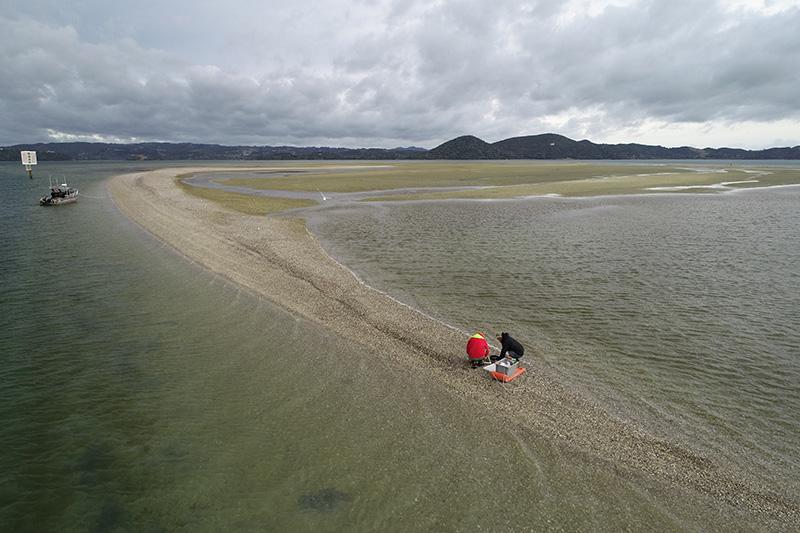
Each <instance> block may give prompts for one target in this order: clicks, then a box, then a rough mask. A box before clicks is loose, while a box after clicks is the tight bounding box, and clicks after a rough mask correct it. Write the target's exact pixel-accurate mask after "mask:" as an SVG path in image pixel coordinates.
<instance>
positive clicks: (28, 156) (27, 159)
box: [20, 151, 36, 166]
mask: <svg viewBox="0 0 800 533" xmlns="http://www.w3.org/2000/svg"><path fill="white" fill-rule="evenodd" d="M20 153H21V154H22V164H23V165H25V166H30V165H35V164H36V152H27V151H26V152H20Z"/></svg>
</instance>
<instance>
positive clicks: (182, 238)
mask: <svg viewBox="0 0 800 533" xmlns="http://www.w3.org/2000/svg"><path fill="white" fill-rule="evenodd" d="M212 170H213V171H222V170H228V169H224V168H220V167H214V168H181V169H175V168H171V169H163V170H157V171H152V172H142V173H135V174H126V175H121V176H116V177H114V178H113V179H112V180H111V181H110V182H109V185H108V186H109V190H110V192H111V194H112V197H113V199H114V201H115V203H116V205H117V206H118V207H119V209H120V210H121V211H122V212H123V213H124V214H125V215H127V216H128V217H129V218H131V219H132V220H133V221H135V222H136V223H137V224H139V225H140V226H141V227H143V228H144V229H146V230H147V231H148V232H150V233H151V234H153V235H154V236H155V237H157V238H158V239H160V240H162V241H164V242H166V243H168V244H169V245H171V246H172V247H173V248H175V249H176V250H177V251H179V252H180V253H181V254H183V255H184V256H186V257H187V258H189V259H191V260H193V261H196V262H197V263H199V264H201V265H203V266H204V267H205V268H207V269H209V270H211V271H213V272H216V273H218V274H220V275H222V276H224V277H226V278H228V279H230V280H231V281H233V282H235V283H237V284H239V285H241V286H243V287H246V288H247V289H249V290H251V291H253V292H255V293H257V294H259V295H262V296H264V297H266V298H268V299H270V300H271V301H273V302H275V303H277V304H278V305H280V306H282V307H284V308H286V309H287V310H289V311H290V312H292V313H296V314H297V315H300V316H302V317H305V318H307V319H309V320H311V321H314V322H316V323H318V324H321V325H322V326H324V327H326V328H328V329H329V330H330V331H332V332H333V333H335V334H336V335H337V336H339V337H341V338H343V339H346V340H349V341H352V342H354V343H358V344H359V345H361V346H363V347H364V348H366V349H368V350H371V351H372V352H374V353H375V354H376V355H377V356H379V357H380V359H381V360H382V361H387V362H388V364H393V365H397V367H398V368H404V369H408V370H409V371H415V372H425V373H426V375H427V376H429V379H430V383H431V384H432V386H437V387H440V388H445V389H447V390H449V391H451V392H452V393H453V395H454V398H455V399H456V400H457V401H466V402H469V403H470V404H472V405H475V406H481V407H480V408H483V409H486V410H487V412H490V413H492V416H499V417H505V418H506V420H505V422H506V424H507V425H508V427H509V428H510V429H511V431H512V432H513V433H514V434H515V435H516V436H517V437H518V438H519V439H520V444H521V445H523V446H524V441H525V439H542V438H543V439H547V440H548V441H549V442H551V443H553V444H554V445H556V446H558V447H560V448H562V449H564V450H569V451H570V452H571V453H572V454H573V456H575V457H580V458H581V460H584V461H587V462H588V463H591V464H594V465H597V466H598V467H601V468H607V469H609V470H610V471H612V472H614V473H615V474H616V475H618V476H620V477H621V478H623V479H625V480H631V481H634V482H636V483H640V484H642V486H643V487H648V488H649V489H651V490H654V491H655V493H656V494H657V493H659V492H663V493H672V494H674V493H676V492H677V493H684V496H688V498H689V499H692V498H695V497H696V498H697V499H700V500H706V501H708V502H709V504H711V505H713V506H715V507H717V509H716V511H717V512H721V513H723V514H726V513H728V512H730V513H733V514H739V515H743V516H742V518H744V519H745V520H746V521H753V522H754V523H759V524H761V525H771V526H772V527H775V528H776V529H782V528H783V527H785V525H786V524H790V523H791V524H795V523H797V521H798V520H800V503H799V502H798V497H797V495H787V494H784V493H782V491H780V489H779V488H777V487H775V486H764V485H761V484H759V483H757V482H755V481H752V480H751V479H749V478H748V477H747V476H745V475H743V474H741V473H739V472H735V471H731V470H729V469H728V467H727V466H726V465H723V464H718V463H717V462H715V460H714V458H713V457H705V456H703V455H701V454H698V453H697V452H696V451H694V450H690V449H688V448H687V447H684V446H681V445H678V444H675V443H672V442H668V441H666V440H663V439H659V438H656V437H653V436H651V435H649V434H647V433H646V432H645V431H643V430H642V429H641V428H638V427H636V426H634V425H632V424H630V423H627V422H625V421H622V420H620V419H618V418H616V417H614V416H613V415H611V414H610V413H608V412H606V411H605V410H603V409H602V408H601V407H599V406H598V405H596V404H595V403H593V402H592V401H590V400H589V399H587V397H586V396H585V395H583V394H581V393H580V392H579V391H576V390H573V389H572V388H570V387H569V386H567V385H565V384H564V383H563V382H562V380H561V379H560V377H559V374H558V372H557V370H556V369H552V368H550V367H548V366H547V365H546V364H544V363H542V362H541V361H538V360H536V359H534V358H529V359H528V360H527V361H525V366H526V367H527V368H528V373H527V374H526V375H525V376H524V378H522V379H520V380H517V381H516V382H514V383H513V384H511V385H502V384H499V383H496V382H492V381H491V380H489V379H487V376H485V375H484V374H483V372H481V371H478V370H473V369H470V368H468V365H467V364H466V362H465V359H464V355H463V353H462V352H463V346H464V344H465V341H466V336H465V333H466V332H463V331H459V330H457V329H455V328H452V327H450V326H448V325H446V324H443V323H441V322H439V321H436V320H434V319H433V318H431V317H428V316H426V315H424V314H422V313H420V312H418V311H416V310H414V309H412V308H410V307H408V306H406V305H404V304H401V303H399V302H397V301H395V300H393V299H391V298H389V297H387V296H386V295H384V294H383V293H381V292H379V291H376V290H374V289H372V288H370V287H369V286H367V285H365V284H363V283H362V282H360V281H359V280H358V279H357V278H356V277H355V276H354V275H353V274H352V272H350V271H349V270H347V269H346V268H345V267H343V266H342V265H340V264H339V263H337V262H336V261H335V260H333V259H332V258H331V257H330V256H328V255H327V254H326V253H325V251H324V250H323V249H322V247H321V246H320V245H319V243H318V242H317V241H316V239H315V238H314V237H313V236H312V235H311V234H310V233H309V232H308V231H307V230H306V227H305V224H304V223H303V221H302V220H298V219H287V218H277V217H255V216H248V215H243V214H240V213H235V212H231V211H227V210H224V209H223V208H221V207H219V206H218V205H217V204H214V203H213V202H210V201H207V200H202V199H199V198H196V197H193V196H191V195H189V194H187V193H185V192H184V191H183V190H181V188H180V187H178V186H177V185H176V183H175V177H176V176H177V175H178V174H185V173H192V172H203V171H212ZM229 170H239V171H241V170H243V169H242V168H232V169H229ZM387 394H391V391H387ZM509 405H513V406H515V408H514V409H508V408H507V407H508V406H509ZM748 517H749V518H748Z"/></svg>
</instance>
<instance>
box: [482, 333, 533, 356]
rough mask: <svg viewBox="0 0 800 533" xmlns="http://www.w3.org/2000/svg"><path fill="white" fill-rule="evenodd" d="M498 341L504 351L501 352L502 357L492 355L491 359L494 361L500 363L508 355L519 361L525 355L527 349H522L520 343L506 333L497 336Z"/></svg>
mask: <svg viewBox="0 0 800 533" xmlns="http://www.w3.org/2000/svg"><path fill="white" fill-rule="evenodd" d="M497 340H498V342H500V344H501V345H502V346H503V349H502V350H501V351H500V355H492V356H491V357H489V359H491V360H492V361H499V360H500V359H503V358H504V357H506V355H507V356H508V357H513V358H514V359H517V360H518V359H519V358H520V357H522V356H523V355H525V348H523V347H522V345H521V344H520V343H519V341H517V340H516V339H515V338H514V337H512V336H511V335H509V334H508V333H506V332H505V331H504V332H503V333H501V334H500V335H498V336H497Z"/></svg>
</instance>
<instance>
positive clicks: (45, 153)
mask: <svg viewBox="0 0 800 533" xmlns="http://www.w3.org/2000/svg"><path fill="white" fill-rule="evenodd" d="M20 150H36V151H37V152H38V154H37V155H38V158H39V160H40V161H96V160H128V161H131V160H142V161H167V160H293V159H318V160H335V159H360V160H377V159H401V160H402V159H800V146H794V147H784V148H768V149H765V150H743V149H740V148H692V147H689V146H682V147H679V148H666V147H664V146H651V145H646V144H596V143H593V142H591V141H587V140H582V141H575V140H573V139H570V138H568V137H564V136H563V135H556V134H554V133H545V134H542V135H526V136H524V137H512V138H510V139H504V140H502V141H497V142H495V143H487V142H486V141H484V140H482V139H479V138H478V137H475V136H474V135H464V136H461V137H456V138H455V139H451V140H449V141H447V142H445V143H442V144H440V145H439V146H437V147H436V148H433V149H432V150H426V149H424V148H418V147H415V146H411V147H406V148H403V147H399V148H335V147H327V146H224V145H220V144H195V143H136V144H113V143H38V144H18V145H15V146H8V147H5V148H0V161H19V160H20V156H19V152H20Z"/></svg>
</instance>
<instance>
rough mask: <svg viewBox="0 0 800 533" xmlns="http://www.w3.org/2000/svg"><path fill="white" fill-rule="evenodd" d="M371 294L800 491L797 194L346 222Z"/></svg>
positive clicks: (416, 208) (340, 244) (346, 235)
mask: <svg viewBox="0 0 800 533" xmlns="http://www.w3.org/2000/svg"><path fill="white" fill-rule="evenodd" d="M314 225H315V229H316V231H317V232H318V233H319V234H320V235H321V236H322V238H323V239H324V241H325V242H326V246H327V247H328V248H329V249H330V250H331V251H332V252H333V253H334V254H335V255H336V256H338V257H339V258H341V259H342V260H343V261H344V262H345V263H346V264H348V265H350V266H351V267H352V268H353V269H354V270H355V271H357V272H358V273H359V274H360V275H361V276H363V277H364V278H365V279H366V280H367V281H368V282H369V283H371V284H374V285H377V286H380V287H382V288H384V289H386V290H388V291H389V292H390V293H393V294H394V295H396V296H398V297H400V298H401V299H406V300H408V301H410V302H414V303H415V304H416V305H418V306H419V307H421V308H423V309H425V310H426V311H428V312H430V313H432V314H434V315H436V316H438V317H441V318H444V319H445V320H447V321H449V322H451V323H453V324H456V325H458V326H460V327H463V328H465V329H469V330H472V329H482V330H488V331H490V332H498V331H501V330H502V331H510V332H511V333H512V334H513V335H515V336H516V337H518V338H519V339H521V340H522V341H523V342H524V344H525V345H526V347H527V348H528V350H529V351H528V352H527V354H529V355H528V356H529V357H539V358H544V359H545V360H547V361H549V362H551V363H552V364H553V365H554V366H556V367H558V368H560V369H562V370H563V371H564V373H565V376H566V378H567V379H568V380H570V381H572V382H573V383H575V384H576V385H578V386H580V387H581V388H583V389H584V390H586V391H588V392H589V393H590V394H591V395H592V396H594V397H595V398H597V399H598V400H600V401H602V402H603V403H604V404H605V405H607V406H608V407H609V408H610V409H612V410H613V411H614V412H615V413H617V414H618V415H619V416H622V417H623V418H627V419H634V420H637V421H638V422H639V423H642V424H645V426H646V427H649V428H650V429H651V431H654V432H656V433H657V434H659V435H665V436H668V437H670V438H671V439H673V440H676V441H679V442H682V443H685V444H687V445H689V446H691V447H693V448H695V449H696V450H697V451H698V452H699V453H701V454H703V455H707V456H711V457H714V458H715V459H718V460H720V461H721V462H723V463H730V462H732V463H733V464H736V465H737V466H738V467H740V468H741V469H743V470H745V471H747V472H749V473H750V474H751V475H755V476H759V477H760V478H762V479H763V480H764V482H765V483H767V484H770V483H775V482H778V481H779V482H781V483H785V484H786V485H788V486H789V490H792V491H794V492H795V494H798V488H799V487H800V456H798V454H797V445H798V442H800V385H798V383H800V326H798V324H800V270H798V265H800V189H798V188H785V189H772V190H763V191H748V192H741V193H734V194H724V195H670V196H660V197H653V196H639V197H615V198H597V199H531V200H527V201H501V202H460V201H453V202H443V203H438V204H420V203H408V204H403V205H393V204H386V205H381V206H375V205H370V206H357V207H349V208H346V209H344V208H343V209H340V210H338V211H336V212H334V213H332V214H330V215H328V216H327V217H326V218H324V219H321V220H317V221H316V222H315V224H314Z"/></svg>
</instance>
